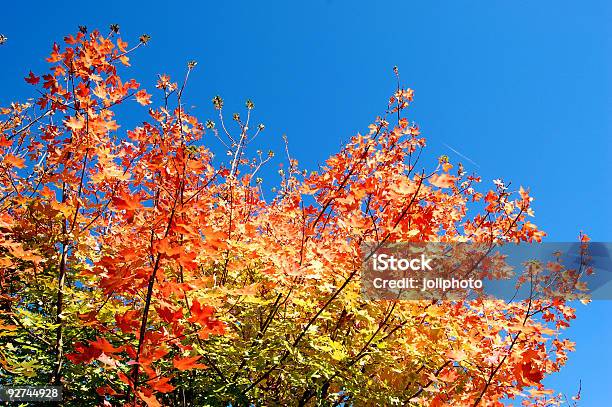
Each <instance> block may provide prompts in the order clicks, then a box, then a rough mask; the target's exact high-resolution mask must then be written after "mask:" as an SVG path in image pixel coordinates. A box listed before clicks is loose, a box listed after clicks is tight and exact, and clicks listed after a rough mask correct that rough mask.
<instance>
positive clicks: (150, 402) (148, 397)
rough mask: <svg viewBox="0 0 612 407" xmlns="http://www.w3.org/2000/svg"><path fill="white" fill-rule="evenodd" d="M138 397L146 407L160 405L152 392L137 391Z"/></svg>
mask: <svg viewBox="0 0 612 407" xmlns="http://www.w3.org/2000/svg"><path fill="white" fill-rule="evenodd" d="M138 397H140V399H141V400H142V401H144V402H145V403H146V404H147V406H148V407H162V405H161V404H160V402H159V401H158V400H157V398H156V397H155V396H154V395H153V394H146V393H145V392H140V391H139V392H138Z"/></svg>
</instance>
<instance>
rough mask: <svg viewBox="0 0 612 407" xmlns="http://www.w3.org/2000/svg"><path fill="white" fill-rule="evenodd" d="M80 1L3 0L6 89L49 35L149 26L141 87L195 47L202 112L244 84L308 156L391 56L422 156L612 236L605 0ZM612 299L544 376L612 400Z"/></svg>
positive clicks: (6, 97) (379, 99) (542, 216)
mask: <svg viewBox="0 0 612 407" xmlns="http://www.w3.org/2000/svg"><path fill="white" fill-rule="evenodd" d="M75 4H76V3H75V2H63V1H55V2H40V3H37V2H36V1H32V2H27V3H26V2H16V1H10V2H7V3H6V4H3V7H2V16H0V33H2V34H4V35H6V36H7V37H8V38H9V39H8V42H7V43H6V45H4V46H2V47H1V48H0V61H2V63H1V64H0V78H1V79H0V83H1V88H2V92H1V93H0V104H5V103H7V102H8V101H10V100H14V99H18V98H26V97H29V96H31V95H32V94H31V93H30V92H31V89H30V88H29V86H28V85H26V84H25V83H24V82H23V80H22V78H23V77H24V76H25V75H26V74H27V72H28V71H29V70H30V69H32V70H33V71H35V72H41V70H42V69H43V68H44V62H43V57H44V56H45V55H46V54H47V53H48V52H49V50H50V46H51V44H52V42H53V41H54V40H57V41H59V40H61V38H62V37H63V36H64V35H65V34H68V33H72V32H75V31H76V29H77V25H87V26H88V27H90V28H96V27H98V28H101V29H106V27H108V25H109V24H110V23H118V24H120V26H121V32H122V35H123V37H124V38H126V39H128V40H130V39H131V41H130V42H132V43H135V42H136V41H137V40H136V39H137V38H138V36H139V35H140V34H142V33H148V34H150V35H151V36H152V40H151V43H150V45H149V46H147V47H146V48H144V49H142V50H139V51H138V53H137V54H135V55H134V56H133V58H132V62H133V65H134V68H133V69H131V71H130V72H131V74H132V75H133V76H135V77H136V78H137V79H138V81H139V82H141V83H142V84H143V85H144V86H145V87H149V88H151V89H152V88H153V83H154V81H155V75H156V74H157V73H164V72H165V73H168V74H170V75H172V76H173V77H174V78H175V79H177V80H178V79H180V78H182V75H183V73H184V70H185V66H186V63H187V61H188V60H192V59H195V60H197V61H198V62H199V64H198V66H197V68H196V71H195V72H194V75H193V76H192V78H191V79H190V85H189V88H188V90H187V91H186V93H185V95H186V98H187V99H188V101H189V104H190V105H192V106H194V107H193V110H192V111H193V112H194V113H195V114H196V115H198V116H199V117H200V118H201V119H206V118H209V117H212V115H213V112H212V109H211V108H210V100H211V98H212V97H213V96H214V95H216V94H220V95H222V96H223V97H224V99H225V100H226V105H227V106H228V110H231V111H233V110H238V109H239V108H241V107H242V106H243V105H244V101H245V100H246V99H247V98H251V99H253V101H254V102H255V106H256V111H255V118H256V120H260V121H262V122H264V123H265V124H266V131H265V133H264V134H263V137H262V138H261V139H260V140H259V143H260V144H259V146H260V147H266V148H267V147H272V148H273V149H275V150H277V151H279V152H280V146H281V143H282V141H281V140H282V139H281V135H282V134H283V133H286V134H287V136H288V137H289V140H290V146H291V150H292V153H293V155H294V156H295V157H296V158H297V159H299V160H300V162H301V164H302V166H303V167H306V168H315V167H316V165H317V164H318V163H320V162H322V161H323V160H324V159H325V158H326V157H327V156H328V155H329V154H331V153H333V152H335V151H336V150H337V149H338V147H339V146H340V143H341V141H343V140H347V139H348V138H349V137H350V136H351V135H353V134H355V133H356V132H358V131H365V129H366V128H367V125H368V123H370V122H371V121H372V120H373V118H374V117H375V116H376V115H377V114H379V113H382V112H383V110H384V108H385V106H386V101H387V98H388V96H389V95H390V93H391V92H392V91H393V87H394V81H395V79H394V76H393V74H392V67H393V66H394V65H397V66H398V67H399V69H400V73H401V77H402V81H403V83H404V84H406V85H408V86H410V87H412V88H413V89H415V103H414V105H413V107H412V108H411V110H410V118H411V119H412V120H415V121H416V122H417V123H418V124H419V125H420V126H421V129H422V131H423V134H424V136H425V137H427V139H428V150H427V153H428V156H429V157H433V158H435V157H437V156H439V155H441V154H448V155H449V156H450V157H451V159H452V160H453V161H463V162H464V163H465V164H466V167H467V168H468V169H470V170H475V171H477V172H478V173H479V174H480V175H482V176H483V179H484V181H485V182H488V183H490V182H491V180H492V179H494V178H499V177H501V178H503V179H504V180H505V181H512V183H513V185H516V186H518V185H523V186H529V187H530V188H531V191H532V194H533V195H534V196H535V197H536V201H535V210H536V223H537V224H538V225H539V226H540V227H541V228H543V229H544V230H545V231H547V232H548V240H549V241H571V240H574V239H575V238H576V237H577V235H578V232H579V231H581V230H583V231H585V232H587V233H588V234H589V235H591V237H592V238H593V239H594V240H599V241H611V240H612V236H610V234H611V232H610V231H611V226H612V220H611V217H610V216H609V212H610V209H609V208H610V205H609V199H610V196H611V193H610V191H611V190H612V189H611V188H612V181H611V180H610V174H611V171H610V166H611V165H610V159H609V158H610V155H611V154H610V153H611V152H612V141H611V138H610V132H611V130H612V115H611V114H610V113H612V112H611V109H612V75H610V72H611V68H612V53H611V51H612V25H610V24H609V21H610V17H612V3H611V2H609V1H608V0H591V1H588V2H587V1H582V2H577V1H570V0H555V1H551V0H539V1H491V0H487V1H485V0H479V1H453V2H451V1H446V2H443V1H437V0H431V1H415V0H412V1H397V2H384V1H379V2H366V1H338V0H327V1H325V0H311V1H308V2H299V3H298V2H266V3H264V2H253V1H251V2H247V1H232V2H221V1H216V2H205V1H194V2H185V1H183V2H161V1H148V2H146V3H139V2H128V1H123V2H113V1H105V2H80V3H78V4H79V5H78V6H75ZM131 119H132V118H130V120H131ZM133 120H134V121H135V122H136V123H137V122H139V121H141V120H142V119H140V118H133ZM449 146H450V148H449ZM451 148H452V149H454V150H456V151H458V152H460V153H461V154H462V155H464V156H467V157H469V158H470V160H472V161H473V162H474V163H476V164H471V163H469V162H468V161H466V160H465V159H463V158H461V157H460V156H459V155H457V154H456V153H455V152H454V151H453V150H452V149H451ZM271 173H272V172H271ZM483 187H484V186H483ZM611 312H612V302H610V301H608V302H606V301H600V302H596V303H593V304H591V305H589V306H588V307H579V311H578V320H577V321H576V322H575V325H574V327H573V328H571V330H570V331H569V335H570V337H571V338H572V339H573V340H575V341H577V351H576V352H575V353H574V354H572V355H571V357H570V361H569V363H568V366H567V367H566V368H565V369H564V370H563V371H562V372H561V373H560V374H558V375H556V376H554V377H552V378H551V379H550V380H549V381H548V382H549V383H550V384H551V385H553V386H554V387H555V388H556V389H558V390H561V391H565V392H567V393H568V394H573V393H574V392H575V391H576V389H577V388H578V382H579V380H582V389H583V391H582V396H583V400H582V403H581V405H585V406H600V405H607V404H609V400H611V399H612V388H611V387H610V386H609V385H608V382H609V374H610V366H611V365H612V351H610V350H609V344H610V343H612V324H610V322H609V319H608V318H609V315H610V313H611Z"/></svg>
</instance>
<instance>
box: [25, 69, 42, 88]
mask: <svg viewBox="0 0 612 407" xmlns="http://www.w3.org/2000/svg"><path fill="white" fill-rule="evenodd" d="M24 79H25V81H26V82H27V83H29V84H30V85H36V84H38V82H40V77H39V76H36V75H34V73H32V71H30V74H29V75H28V76H26V77H25V78H24Z"/></svg>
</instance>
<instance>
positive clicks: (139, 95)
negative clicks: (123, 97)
mask: <svg viewBox="0 0 612 407" xmlns="http://www.w3.org/2000/svg"><path fill="white" fill-rule="evenodd" d="M135 96H136V101H137V102H138V103H140V104H141V105H143V106H146V105H150V104H151V95H149V94H148V93H147V92H146V91H145V90H144V89H141V90H139V91H138V92H136V95H135Z"/></svg>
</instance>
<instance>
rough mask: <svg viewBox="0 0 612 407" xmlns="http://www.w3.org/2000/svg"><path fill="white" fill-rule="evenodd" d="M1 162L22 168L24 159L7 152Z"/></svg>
mask: <svg viewBox="0 0 612 407" xmlns="http://www.w3.org/2000/svg"><path fill="white" fill-rule="evenodd" d="M2 162H3V163H7V164H10V165H11V166H13V167H17V168H24V167H25V160H24V159H23V158H21V157H17V156H14V155H13V154H7V155H5V156H4V160H2Z"/></svg>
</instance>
